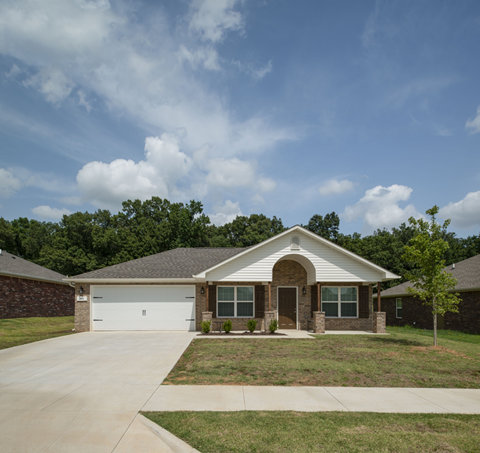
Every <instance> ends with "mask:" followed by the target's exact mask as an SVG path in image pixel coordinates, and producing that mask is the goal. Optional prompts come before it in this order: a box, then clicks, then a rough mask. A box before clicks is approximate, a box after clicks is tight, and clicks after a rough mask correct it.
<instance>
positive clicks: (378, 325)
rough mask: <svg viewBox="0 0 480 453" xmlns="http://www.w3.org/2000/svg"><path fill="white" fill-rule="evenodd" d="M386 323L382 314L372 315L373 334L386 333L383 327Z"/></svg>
mask: <svg viewBox="0 0 480 453" xmlns="http://www.w3.org/2000/svg"><path fill="white" fill-rule="evenodd" d="M386 321H387V314H386V313H384V312H378V311H377V312H374V313H373V333H386V330H385V325H386Z"/></svg>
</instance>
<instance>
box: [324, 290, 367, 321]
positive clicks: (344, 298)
mask: <svg viewBox="0 0 480 453" xmlns="http://www.w3.org/2000/svg"><path fill="white" fill-rule="evenodd" d="M322 311H324V312H325V317H326V318H358V288H357V287H356V286H322Z"/></svg>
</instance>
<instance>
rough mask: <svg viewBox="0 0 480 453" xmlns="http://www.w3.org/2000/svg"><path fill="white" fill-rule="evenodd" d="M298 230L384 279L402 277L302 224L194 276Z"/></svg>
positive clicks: (205, 272)
mask: <svg viewBox="0 0 480 453" xmlns="http://www.w3.org/2000/svg"><path fill="white" fill-rule="evenodd" d="M297 230H299V231H301V232H302V233H304V234H306V235H307V236H310V237H311V238H313V239H315V240H317V241H318V242H321V243H322V244H324V245H326V246H328V247H331V248H333V249H335V250H337V251H339V252H340V253H343V254H344V255H347V256H349V257H350V258H353V259H355V260H357V261H359V262H361V263H362V264H364V265H366V266H368V267H370V268H373V269H375V270H377V271H379V272H381V273H383V274H384V277H383V278H382V281H388V280H395V279H397V278H401V277H400V276H399V275H396V274H394V273H393V272H390V271H388V270H387V269H384V268H383V267H381V266H378V265H376V264H374V263H372V262H371V261H368V260H366V259H365V258H362V257H361V256H359V255H357V254H356V253H353V252H351V251H350V250H347V249H345V248H343V247H341V246H340V245H337V244H334V243H333V242H331V241H329V240H327V239H325V238H322V237H321V236H318V235H317V234H315V233H312V232H311V231H308V230H307V229H305V228H303V227H301V226H300V225H295V226H294V227H292V228H289V229H288V230H285V231H283V232H282V233H280V234H277V235H276V236H273V237H271V238H269V239H267V240H265V241H263V242H260V243H259V244H256V245H254V246H252V247H249V248H248V249H247V250H245V251H243V252H241V253H238V254H237V255H234V256H232V257H231V258H228V259H226V260H225V261H222V262H220V263H218V264H216V265H215V266H212V267H210V268H208V269H206V270H204V271H202V272H200V273H198V274H196V275H194V277H198V278H206V274H207V273H208V272H211V271H212V270H214V269H217V268H219V267H221V266H223V265H224V264H227V263H229V262H230V261H233V260H235V259H237V258H240V257H241V256H243V255H246V254H247V253H250V252H252V251H253V250H256V249H257V248H260V247H262V246H263V245H265V244H268V243H270V242H272V241H274V240H276V239H279V238H281V237H282V236H285V235H286V234H288V233H291V232H292V231H297Z"/></svg>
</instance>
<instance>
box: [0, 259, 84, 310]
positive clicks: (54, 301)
mask: <svg viewBox="0 0 480 453" xmlns="http://www.w3.org/2000/svg"><path fill="white" fill-rule="evenodd" d="M64 278H65V276H64V275H62V274H59V273H58V272H54V271H51V270H50V269H47V268H45V267H42V266H39V265H38V264H34V263H31V262H30V261H27V260H24V259H23V258H20V257H18V256H15V255H12V254H11V253H8V252H6V251H5V250H0V319H6V318H31V317H36V316H42V317H51V316H72V315H73V314H74V311H75V300H74V294H75V290H74V288H72V287H71V286H70V285H69V284H68V283H67V282H64V281H63V279H64Z"/></svg>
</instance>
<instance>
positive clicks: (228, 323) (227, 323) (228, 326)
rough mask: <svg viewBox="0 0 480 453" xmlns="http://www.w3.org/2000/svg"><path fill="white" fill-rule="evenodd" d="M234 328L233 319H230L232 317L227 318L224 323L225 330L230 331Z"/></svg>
mask: <svg viewBox="0 0 480 453" xmlns="http://www.w3.org/2000/svg"><path fill="white" fill-rule="evenodd" d="M232 329H233V324H232V321H230V319H227V320H226V321H225V322H224V323H223V330H224V331H225V333H230V332H231V331H232Z"/></svg>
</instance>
